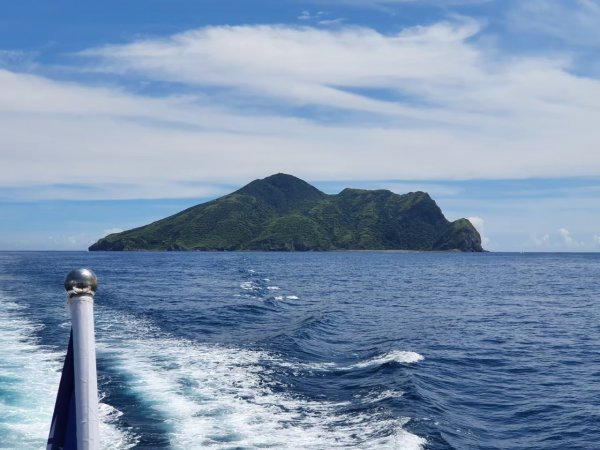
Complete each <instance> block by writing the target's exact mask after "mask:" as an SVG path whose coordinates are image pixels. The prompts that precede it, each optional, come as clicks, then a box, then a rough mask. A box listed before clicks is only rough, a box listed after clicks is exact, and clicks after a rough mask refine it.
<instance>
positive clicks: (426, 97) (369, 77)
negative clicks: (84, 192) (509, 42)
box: [0, 21, 600, 198]
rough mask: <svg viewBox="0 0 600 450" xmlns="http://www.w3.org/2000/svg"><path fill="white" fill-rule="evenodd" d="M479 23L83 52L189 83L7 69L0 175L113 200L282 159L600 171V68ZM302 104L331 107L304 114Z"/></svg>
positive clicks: (337, 170) (356, 169)
mask: <svg viewBox="0 0 600 450" xmlns="http://www.w3.org/2000/svg"><path fill="white" fill-rule="evenodd" d="M479 29H480V25H479V24H478V23H476V22H473V21H466V22H465V21H462V22H454V23H448V22H444V23H438V24H435V25H432V26H428V27H414V28H408V29H405V30H403V31H401V32H400V33H397V34H393V35H386V34H381V33H378V32H376V31H374V30H371V29H367V28H360V27H343V28H339V29H336V30H329V29H316V28H311V27H285V26H242V27H208V28H202V29H199V30H195V31H191V32H187V33H182V34H178V35H175V36H172V37H169V38H164V39H151V40H140V41H136V42H133V43H131V44H127V45H120V46H106V47H102V48H96V49H90V50H88V51H86V52H84V53H83V54H84V55H85V56H87V58H88V59H87V60H86V61H87V64H88V65H87V69H88V70H93V71H103V72H109V73H111V74H112V75H113V76H114V80H116V82H118V81H119V79H120V77H121V76H126V77H127V80H130V77H134V79H138V80H140V81H149V82H153V81H167V82H170V83H180V84H182V85H185V86H186V88H187V89H186V91H187V92H195V94H194V95H187V96H176V95H172V96H166V97H150V96H143V95H141V94H133V93H130V92H127V91H125V90H124V89H118V88H115V87H111V86H106V87H91V86H86V85H84V84H83V83H79V84H78V83H66V82H59V81H53V80H50V79H47V78H44V77H41V76H34V75H29V74H23V73H16V72H11V71H8V70H0V133H2V142H1V143H0V155H1V157H2V165H1V166H0V187H4V188H7V187H31V186H39V187H40V189H41V188H42V187H43V186H48V185H54V184H78V185H80V184H92V185H95V186H100V187H102V189H100V190H101V191H102V190H104V191H105V193H104V194H99V195H106V196H107V198H148V196H154V195H157V196H160V197H170V196H196V195H199V194H198V190H202V191H203V192H207V191H210V189H211V186H214V185H215V184H216V183H229V184H241V183H243V182H246V181H248V180H250V179H253V178H256V177H262V176H265V175H268V174H270V173H275V172H279V171H284V172H288V173H293V174H296V175H298V176H301V177H303V178H306V179H309V180H321V181H327V180H340V179H346V180H347V179H363V180H365V179H369V180H377V179H385V180H393V179H404V180H411V179H412V180H416V179H429V180H437V179H457V178H519V177H536V176H578V175H598V174H600V153H599V152H596V151H595V149H597V148H599V147H600V131H599V129H598V126H597V123H599V122H600V108H598V105H599V104H600V82H599V81H598V80H594V79H589V78H582V77H578V76H575V75H573V74H571V73H570V72H569V71H568V67H569V61H568V60H551V59H539V58H530V57H528V58H525V57H523V58H508V57H505V56H502V55H501V54H499V53H498V52H495V53H494V52H490V51H489V49H486V50H485V51H484V50H482V49H480V48H478V47H477V46H476V45H475V44H474V43H473V42H471V40H470V38H471V37H472V36H474V35H475V34H477V33H478V31H479ZM77 69H80V67H77ZM215 87H218V88H224V89H220V90H219V96H218V97H213V93H212V92H211V89H213V88H215ZM370 90H384V91H386V92H390V94H391V97H390V98H385V97H381V96H375V95H373V96H372V95H369V94H368V92H370ZM215 98H216V99H217V100H215ZM299 106H301V107H309V108H313V110H314V112H315V114H314V115H313V116H311V115H308V116H307V115H303V116H295V111H296V110H295V108H297V107H299ZM187 181H196V182H198V183H200V184H201V185H203V186H204V188H202V187H190V186H187V185H185V184H182V182H187ZM62 192H63V194H61V195H67V194H64V192H65V190H64V189H63V190H62ZM75 192H76V189H75V190H73V195H76V194H75ZM106 192H111V194H107V193H106ZM56 195H58V194H56ZM33 196H34V197H36V196H35V195H33ZM37 198H46V197H44V195H43V194H40V193H38V194H37ZM78 198H79V197H78Z"/></svg>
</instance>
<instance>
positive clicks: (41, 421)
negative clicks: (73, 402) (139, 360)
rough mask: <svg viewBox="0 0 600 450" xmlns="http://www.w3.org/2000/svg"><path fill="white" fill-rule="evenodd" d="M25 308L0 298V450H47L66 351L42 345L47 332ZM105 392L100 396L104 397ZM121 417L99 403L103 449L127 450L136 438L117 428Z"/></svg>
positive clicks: (114, 410)
mask: <svg viewBox="0 0 600 450" xmlns="http://www.w3.org/2000/svg"><path fill="white" fill-rule="evenodd" d="M26 310H27V308H26V307H25V306H23V305H20V304H17V303H15V302H13V301H11V300H9V299H7V298H6V297H5V296H3V295H0V437H1V439H0V448H6V449H34V448H45V446H46V440H47V439H48V429H49V424H50V419H51V418H52V411H53V409H54V401H55V399H56V390H57V387H58V383H59V380H60V370H61V369H62V361H63V360H64V353H65V352H61V351H56V350H52V349H51V348H48V347H46V346H43V345H40V343H39V339H38V338H37V337H36V334H37V333H38V332H39V331H41V330H42V329H43V328H44V325H43V324H41V323H39V322H34V321H32V320H30V319H28V318H25V317H24V316H27V315H30V312H28V311H26ZM100 394H102V393H100ZM120 415H121V413H120V411H118V410H116V409H115V408H114V407H112V406H110V405H108V404H106V403H103V402H100V420H101V423H100V432H101V434H102V436H103V449H105V450H109V449H128V448H131V447H133V446H135V442H136V437H135V436H134V435H133V434H131V433H128V432H126V431H125V430H119V429H117V428H116V427H115V425H114V422H115V419H116V418H118V417H119V416H120Z"/></svg>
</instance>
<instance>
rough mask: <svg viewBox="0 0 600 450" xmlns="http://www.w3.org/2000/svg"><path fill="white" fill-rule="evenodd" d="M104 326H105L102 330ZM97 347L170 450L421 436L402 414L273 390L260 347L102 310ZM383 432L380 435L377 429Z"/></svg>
mask: <svg viewBox="0 0 600 450" xmlns="http://www.w3.org/2000/svg"><path fill="white" fill-rule="evenodd" d="M109 324H110V326H111V330H110V332H108V330H107V332H106V333H103V332H102V328H103V327H105V326H108V325H109ZM98 329H99V335H100V336H101V337H100V339H99V345H98V351H99V352H101V353H103V357H104V359H105V360H111V361H112V363H113V364H114V366H115V368H116V369H117V370H118V371H119V372H122V373H124V374H127V375H128V376H129V377H128V382H127V384H128V388H129V389H131V391H132V392H133V393H134V394H135V395H137V396H139V398H140V399H141V400H142V401H143V402H144V403H145V406H146V407H150V408H152V409H154V410H155V411H157V412H158V413H159V414H160V415H162V416H163V417H164V418H165V420H166V422H165V423H166V425H167V426H168V428H169V430H168V437H169V440H170V444H171V447H172V448H174V449H193V448H205V447H206V448H214V449H225V448H248V449H253V448H277V449H323V448H348V447H353V448H394V449H396V448H397V449H418V448H421V447H422V446H423V445H424V444H425V440H424V439H422V438H420V437H418V436H415V435H412V434H410V433H408V432H407V431H405V430H404V429H403V428H402V425H403V424H404V423H405V421H404V420H400V419H394V418H392V419H381V418H373V417H372V416H370V415H369V414H366V413H362V414H360V413H359V414H356V413H353V414H347V413H344V412H343V411H342V410H341V408H340V407H341V406H342V405H341V404H339V403H334V402H325V401H312V400H308V399H305V398H299V397H294V396H292V395H290V394H289V393H288V394H286V393H282V392H280V391H279V390H278V391H277V392H275V391H273V390H272V388H271V383H270V382H269V373H268V371H267V369H265V366H264V363H265V361H267V360H268V361H273V360H275V359H276V358H274V357H273V355H269V354H267V353H264V352H259V351H249V350H244V349H239V348H226V347H221V346H211V345H204V344H198V343H194V342H191V341H184V340H181V339H176V338H174V337H170V336H168V335H165V334H164V333H161V332H160V330H158V329H157V328H155V327H153V326H152V324H150V323H148V322H144V321H139V320H137V319H134V318H132V317H128V316H125V315H117V314H116V313H114V312H112V311H109V310H105V311H103V314H102V315H101V316H99V320H98ZM382 434H383V435H385V436H384V437H381V435H382Z"/></svg>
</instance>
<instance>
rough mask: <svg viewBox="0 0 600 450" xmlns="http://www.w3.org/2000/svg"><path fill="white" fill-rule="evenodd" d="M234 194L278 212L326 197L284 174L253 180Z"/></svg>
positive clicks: (306, 184) (299, 180)
mask: <svg viewBox="0 0 600 450" xmlns="http://www.w3.org/2000/svg"><path fill="white" fill-rule="evenodd" d="M235 194H245V195H250V196H252V197H255V198H257V199H258V200H261V201H263V202H265V203H267V204H269V205H270V206H272V207H274V208H275V209H276V210H278V211H289V210H292V209H296V208H297V207H298V206H299V203H306V202H311V201H317V200H321V199H323V198H325V197H326V196H327V195H326V194H324V193H323V192H321V191H320V190H318V189H317V188H316V187H314V186H311V185H310V184H308V183H307V182H306V181H304V180H301V179H300V178H297V177H295V176H293V175H288V174H285V173H276V174H274V175H271V176H268V177H266V178H262V179H258V180H254V181H252V182H251V183H249V184H247V185H246V186H244V187H243V188H241V189H240V190H238V191H236V192H235Z"/></svg>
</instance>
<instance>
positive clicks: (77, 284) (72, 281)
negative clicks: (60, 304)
mask: <svg viewBox="0 0 600 450" xmlns="http://www.w3.org/2000/svg"><path fill="white" fill-rule="evenodd" d="M96 289H98V279H97V278H96V275H94V272H92V271H91V270H90V269H74V270H71V271H70V272H69V273H68V275H67V277H66V278H65V290H66V291H67V294H68V295H69V298H71V297H73V296H74V295H79V294H88V295H91V296H93V295H94V294H95V293H96Z"/></svg>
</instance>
